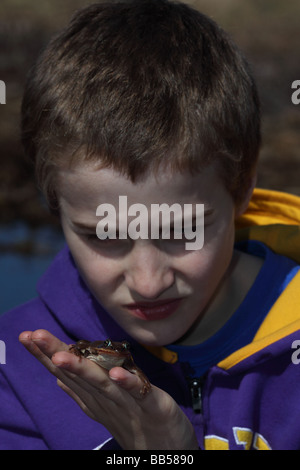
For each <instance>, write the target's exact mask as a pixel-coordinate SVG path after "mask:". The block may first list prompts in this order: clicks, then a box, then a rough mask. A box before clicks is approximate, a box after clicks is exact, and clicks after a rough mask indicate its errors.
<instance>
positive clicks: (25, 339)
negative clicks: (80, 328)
mask: <svg viewBox="0 0 300 470" xmlns="http://www.w3.org/2000/svg"><path fill="white" fill-rule="evenodd" d="M19 340H20V342H21V343H22V344H23V345H24V346H25V347H26V349H27V350H28V351H29V352H30V353H31V354H33V356H35V357H36V358H37V359H38V360H39V361H40V362H41V363H42V364H43V365H44V366H45V367H46V368H47V369H48V370H49V372H51V373H52V374H53V375H55V376H56V377H57V379H58V380H57V383H58V385H59V386H60V387H61V388H62V389H63V390H64V391H65V392H66V393H67V394H68V395H69V396H70V397H72V398H73V400H75V402H76V403H77V404H78V405H79V406H80V408H81V409H82V410H83V411H84V412H85V413H86V414H87V415H88V416H89V417H90V418H92V419H94V420H95V421H98V422H99V423H101V424H102V425H103V426H105V427H106V428H107V429H108V430H109V431H110V433H111V434H112V435H113V436H114V438H115V439H116V440H117V442H118V443H119V445H120V446H121V447H122V449H124V450H135V449H152V450H154V449H155V450H160V449H164V450H171V449H172V450H175V449H176V450H193V449H195V450H196V449H198V443H197V439H196V436H195V432H194V429H193V426H192V424H191V422H190V421H189V420H188V419H187V417H186V416H185V414H184V413H183V412H182V410H181V409H180V408H179V406H178V405H177V404H176V402H175V401H174V400H173V398H172V397H171V396H170V395H168V394H167V393H166V392H164V391H163V390H161V389H159V388H157V387H155V386H153V385H152V387H151V390H150V392H149V393H148V394H147V395H146V396H145V397H142V396H141V394H140V389H141V386H142V383H141V380H140V378H139V377H138V376H137V375H134V374H131V373H130V372H128V371H127V370H125V369H123V368H121V367H114V368H113V369H111V370H110V371H107V370H105V369H103V368H102V367H99V366H98V365H97V364H95V363H94V362H92V361H90V360H88V359H85V358H83V357H82V358H79V357H77V356H75V355H74V354H71V353H70V352H69V346H68V345H67V344H65V343H63V342H61V341H60V340H59V339H58V338H56V337H55V336H53V335H52V334H51V333H49V332H48V331H46V330H37V331H35V332H31V331H24V332H23V333H21V335H20V337H19Z"/></svg>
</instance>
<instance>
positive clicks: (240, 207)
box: [235, 173, 257, 218]
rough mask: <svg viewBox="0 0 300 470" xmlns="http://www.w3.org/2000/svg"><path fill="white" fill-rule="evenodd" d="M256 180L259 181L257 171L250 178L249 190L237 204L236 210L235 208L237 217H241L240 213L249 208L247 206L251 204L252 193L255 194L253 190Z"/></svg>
mask: <svg viewBox="0 0 300 470" xmlns="http://www.w3.org/2000/svg"><path fill="white" fill-rule="evenodd" d="M256 181H257V174H256V173H255V174H254V175H253V176H251V178H250V179H249V183H248V188H247V191H246V193H245V195H244V198H243V200H242V201H241V202H240V203H239V204H238V205H237V206H236V210H235V217H236V218H237V217H239V216H240V215H242V214H243V213H244V212H245V211H246V210H247V207H248V205H249V202H250V199H251V197H252V194H253V190H254V188H255V186H256Z"/></svg>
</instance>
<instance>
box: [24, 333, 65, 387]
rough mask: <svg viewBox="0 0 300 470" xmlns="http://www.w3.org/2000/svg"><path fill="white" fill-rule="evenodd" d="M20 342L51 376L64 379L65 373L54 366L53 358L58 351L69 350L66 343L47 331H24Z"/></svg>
mask: <svg viewBox="0 0 300 470" xmlns="http://www.w3.org/2000/svg"><path fill="white" fill-rule="evenodd" d="M19 341H20V342H21V343H22V344H23V345H24V346H25V348H26V349H27V350H28V351H29V352H30V353H31V354H32V355H33V356H34V357H35V358H36V359H37V360H38V361H39V362H40V363H41V364H43V366H45V367H46V368H47V369H48V370H49V372H51V374H53V375H55V376H56V377H58V378H63V374H64V373H65V372H64V371H62V370H60V369H59V368H58V367H56V365H55V364H53V362H52V360H51V356H52V354H53V351H56V350H57V349H60V348H62V349H68V346H67V345H66V344H65V343H63V342H62V341H60V340H58V339H57V338H56V337H55V336H53V335H52V334H51V333H49V332H48V331H46V330H36V331H34V332H32V331H23V332H22V333H21V334H20V335H19ZM70 355H71V354H70Z"/></svg>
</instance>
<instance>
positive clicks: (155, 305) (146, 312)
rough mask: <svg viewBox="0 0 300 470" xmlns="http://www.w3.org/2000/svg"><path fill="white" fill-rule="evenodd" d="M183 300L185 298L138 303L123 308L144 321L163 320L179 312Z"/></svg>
mask: <svg viewBox="0 0 300 470" xmlns="http://www.w3.org/2000/svg"><path fill="white" fill-rule="evenodd" d="M182 300H183V298H176V299H166V300H158V301H153V302H136V303H131V304H127V305H124V306H123V307H124V308H126V309H127V310H130V312H131V313H132V314H133V315H135V316H136V317H138V318H141V319H142V320H146V321H153V320H163V319H165V318H168V317H170V316H171V315H172V314H173V313H174V312H175V311H176V310H177V308H178V307H179V305H180V303H181V302H182Z"/></svg>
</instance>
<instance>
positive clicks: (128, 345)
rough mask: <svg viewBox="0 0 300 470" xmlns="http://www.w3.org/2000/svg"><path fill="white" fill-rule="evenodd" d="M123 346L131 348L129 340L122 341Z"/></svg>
mask: <svg viewBox="0 0 300 470" xmlns="http://www.w3.org/2000/svg"><path fill="white" fill-rule="evenodd" d="M122 347H123V349H127V350H128V349H130V344H129V343H128V341H122Z"/></svg>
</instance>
